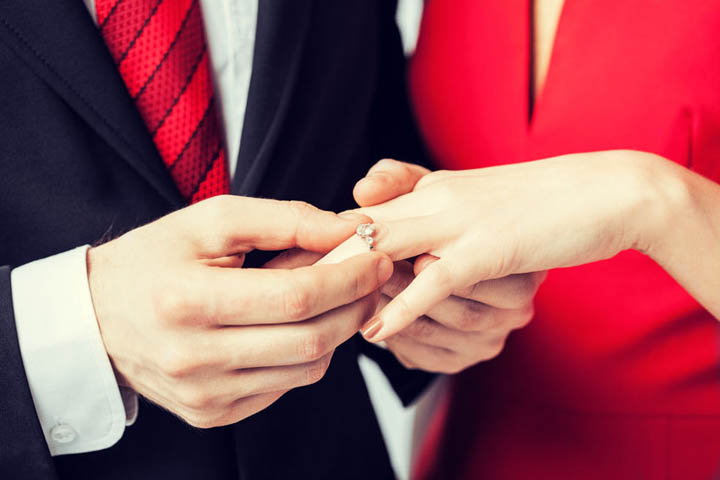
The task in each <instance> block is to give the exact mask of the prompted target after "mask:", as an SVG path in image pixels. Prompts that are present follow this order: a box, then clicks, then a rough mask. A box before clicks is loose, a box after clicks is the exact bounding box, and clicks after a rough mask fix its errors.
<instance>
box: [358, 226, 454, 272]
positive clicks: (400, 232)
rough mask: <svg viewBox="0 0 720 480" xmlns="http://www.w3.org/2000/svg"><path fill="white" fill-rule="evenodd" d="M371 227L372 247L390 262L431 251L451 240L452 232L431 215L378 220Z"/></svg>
mask: <svg viewBox="0 0 720 480" xmlns="http://www.w3.org/2000/svg"><path fill="white" fill-rule="evenodd" d="M374 225H375V233H374V234H373V236H372V238H373V248H374V249H375V250H377V251H378V252H382V253H384V254H386V255H387V256H389V257H390V258H391V259H392V260H393V261H398V260H405V259H407V258H412V257H416V256H418V255H421V254H423V253H426V252H435V251H437V250H438V249H440V248H441V247H442V246H443V245H445V244H446V243H447V242H448V241H450V240H451V239H452V230H451V229H450V228H445V225H442V224H441V222H440V221H438V219H437V217H434V216H424V217H412V218H404V219H399V220H390V221H380V222H376V223H375V224H374Z"/></svg>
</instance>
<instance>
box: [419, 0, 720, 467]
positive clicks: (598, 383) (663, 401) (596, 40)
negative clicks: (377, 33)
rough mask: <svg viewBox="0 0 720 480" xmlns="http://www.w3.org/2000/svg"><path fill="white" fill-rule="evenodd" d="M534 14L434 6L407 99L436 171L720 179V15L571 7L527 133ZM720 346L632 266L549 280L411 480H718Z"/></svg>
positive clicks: (510, 1) (707, 7) (714, 327)
mask: <svg viewBox="0 0 720 480" xmlns="http://www.w3.org/2000/svg"><path fill="white" fill-rule="evenodd" d="M529 11H530V0H503V1H493V0H484V1H483V0H453V1H442V0H431V1H430V2H429V3H428V5H427V10H426V13H425V17H424V19H423V24H422V28H421V34H420V39H419V44H418V48H417V52H416V56H415V58H414V59H413V62H412V65H411V81H410V83H411V89H412V95H413V99H414V104H415V107H416V110H417V113H418V116H419V122H420V125H421V128H422V130H423V132H424V134H425V137H426V139H427V141H428V143H429V146H430V148H431V150H432V152H433V153H434V156H435V158H436V160H437V163H438V164H439V166H441V167H443V168H451V169H464V168H477V167H483V166H489V165H499V164H507V163H515V162H524V161H528V160H535V159H540V158H545V157H551V156H555V155H560V154H567V153H573V152H585V151H595V150H607V149H618V148H627V149H636V150H643V151H648V152H653V153H657V154H660V155H662V156H664V157H666V158H669V159H671V160H673V161H675V162H677V163H679V164H681V165H684V166H687V167H689V168H692V169H694V170H695V171H697V172H699V173H701V174H703V175H706V176H708V177H709V178H711V179H713V180H715V181H717V180H718V179H719V178H720V0H666V1H663V2H658V1H656V0H602V1H599V0H597V1H596V0H566V3H565V6H564V10H563V13H562V16H561V19H560V23H559V27H558V31H557V36H556V40H555V46H554V50H553V54H552V59H551V64H550V67H549V72H548V76H547V81H546V84H545V88H544V91H542V92H541V93H540V94H539V96H538V98H537V101H536V104H535V107H534V114H533V117H532V120H530V119H529V113H528V112H529V110H530V109H529V101H528V97H529V95H528V93H529V90H530V89H529V79H530V77H531V71H530V54H529V49H530V46H531V41H530V40H531V39H530V37H529V35H530V33H529V32H530V16H529ZM568 201H572V199H568ZM529 214H530V213H529ZM718 248H720V246H719V247H718ZM718 294H719V295H720V292H718ZM719 333H720V332H718V322H717V321H715V320H714V319H713V318H712V317H711V315H710V314H709V313H708V312H706V311H705V310H703V308H702V307H700V305H698V304H697V302H695V301H694V300H693V299H692V298H691V297H690V296H689V295H688V294H687V293H686V292H685V291H684V290H683V289H682V288H681V287H680V286H679V285H678V284H677V283H676V282H675V281H674V280H673V279H672V278H670V277H669V276H668V275H667V274H666V273H665V272H664V271H663V270H662V269H661V268H660V267H659V266H658V265H656V264H655V263H654V262H653V261H651V260H650V259H649V258H647V257H645V256H643V255H641V254H639V253H636V252H625V253H622V254H621V255H618V256H617V257H616V258H613V259H611V260H607V261H604V262H598V263H595V264H591V265H587V266H583V267H578V268H571V269H563V270H557V271H553V272H551V273H550V275H549V277H548V279H547V282H546V283H545V284H544V285H543V287H542V288H541V290H540V292H539V294H538V297H537V315H536V318H535V319H534V321H533V322H532V323H531V325H530V326H528V327H527V328H525V329H523V330H522V331H518V332H516V333H513V334H512V335H511V337H510V339H509V341H508V344H507V347H506V350H505V351H504V352H503V353H502V354H501V355H500V357H498V358H497V359H495V360H493V361H491V362H487V363H485V364H481V365H479V366H477V367H474V368H472V369H470V370H468V371H467V372H465V373H463V374H461V375H459V376H458V377H457V379H456V381H455V383H454V385H453V392H452V398H451V401H450V407H449V411H448V418H447V421H446V422H445V423H444V428H443V429H440V430H439V433H437V435H435V436H434V437H432V438H431V439H430V444H432V445H434V446H435V449H434V451H433V452H432V453H433V456H434V457H435V458H434V459H433V461H428V460H427V459H425V461H424V463H423V465H424V467H423V468H422V469H421V471H419V472H418V473H417V477H418V478H443V479H475V478H482V479H489V480H495V479H518V478H532V479H535V480H541V479H553V480H555V479H579V478H582V479H611V478H612V479H626V478H627V479H639V478H643V479H645V478H648V479H655V478H663V479H678V480H680V479H682V480H692V479H708V478H713V477H715V476H717V475H718V474H719V473H720V350H719V348H718V347H719V346H720V336H719V335H718V334H719ZM425 451H426V452H427V449H426V450H425Z"/></svg>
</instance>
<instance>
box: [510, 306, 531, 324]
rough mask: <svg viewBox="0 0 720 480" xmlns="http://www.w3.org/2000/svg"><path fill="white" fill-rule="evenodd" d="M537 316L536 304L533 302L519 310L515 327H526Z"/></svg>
mask: <svg viewBox="0 0 720 480" xmlns="http://www.w3.org/2000/svg"><path fill="white" fill-rule="evenodd" d="M534 316H535V305H533V304H532V303H531V304H529V305H527V306H526V307H525V308H523V309H521V310H520V311H518V317H517V322H516V323H515V325H514V328H524V327H526V326H527V325H528V324H529V323H530V322H531V321H532V319H533V317H534Z"/></svg>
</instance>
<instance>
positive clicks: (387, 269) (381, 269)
mask: <svg viewBox="0 0 720 480" xmlns="http://www.w3.org/2000/svg"><path fill="white" fill-rule="evenodd" d="M392 273H393V264H392V262H391V261H390V259H389V258H386V257H383V258H381V259H380V261H379V262H378V282H380V283H385V282H387V281H388V280H389V279H390V277H391V276H392Z"/></svg>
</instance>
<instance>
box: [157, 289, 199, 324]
mask: <svg viewBox="0 0 720 480" xmlns="http://www.w3.org/2000/svg"><path fill="white" fill-rule="evenodd" d="M185 293H186V292H183V291H182V289H180V288H169V289H167V290H164V289H163V290H156V291H155V292H154V293H153V294H152V304H153V308H154V311H155V315H156V316H157V318H158V319H160V320H161V321H162V322H163V323H171V324H172V323H175V322H176V321H177V320H178V319H180V318H182V317H183V316H184V315H185V314H187V312H188V311H189V310H191V307H192V302H191V300H190V298H189V296H188V295H186V294H185Z"/></svg>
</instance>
